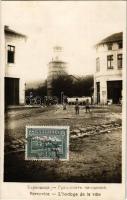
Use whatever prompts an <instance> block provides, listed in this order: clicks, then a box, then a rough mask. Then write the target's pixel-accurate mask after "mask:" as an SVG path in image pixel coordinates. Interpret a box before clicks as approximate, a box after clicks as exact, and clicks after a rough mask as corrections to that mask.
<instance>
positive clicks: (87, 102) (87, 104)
mask: <svg viewBox="0 0 127 200" xmlns="http://www.w3.org/2000/svg"><path fill="white" fill-rule="evenodd" d="M87 111H89V112H90V102H89V99H87V100H86V113H87Z"/></svg>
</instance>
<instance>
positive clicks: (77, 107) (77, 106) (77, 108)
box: [75, 99, 79, 115]
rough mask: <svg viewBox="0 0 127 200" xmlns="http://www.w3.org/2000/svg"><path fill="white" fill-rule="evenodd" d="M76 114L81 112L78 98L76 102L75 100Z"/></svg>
mask: <svg viewBox="0 0 127 200" xmlns="http://www.w3.org/2000/svg"><path fill="white" fill-rule="evenodd" d="M75 114H76V115H77V114H79V101H78V99H76V102H75Z"/></svg>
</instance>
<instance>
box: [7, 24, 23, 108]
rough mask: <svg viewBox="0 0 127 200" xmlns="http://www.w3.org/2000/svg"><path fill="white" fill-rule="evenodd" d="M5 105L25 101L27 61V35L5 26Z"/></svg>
mask: <svg viewBox="0 0 127 200" xmlns="http://www.w3.org/2000/svg"><path fill="white" fill-rule="evenodd" d="M4 33H5V34H4V36H5V105H6V106H8V105H19V104H24V103H25V81H24V77H23V73H22V71H23V68H24V62H25V57H24V53H25V51H24V50H25V42H26V36H25V35H22V34H20V33H17V32H15V31H14V30H11V29H10V28H9V27H7V26H5V29H4Z"/></svg>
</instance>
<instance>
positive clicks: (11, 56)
mask: <svg viewBox="0 0 127 200" xmlns="http://www.w3.org/2000/svg"><path fill="white" fill-rule="evenodd" d="M14 60H15V47H14V46H11V45H8V49H7V62H8V63H14Z"/></svg>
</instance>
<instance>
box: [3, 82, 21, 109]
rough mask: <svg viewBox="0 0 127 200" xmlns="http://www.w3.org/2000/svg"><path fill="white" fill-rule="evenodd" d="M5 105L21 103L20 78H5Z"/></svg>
mask: <svg viewBox="0 0 127 200" xmlns="http://www.w3.org/2000/svg"><path fill="white" fill-rule="evenodd" d="M5 105H6V106H7V105H19V78H5Z"/></svg>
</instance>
